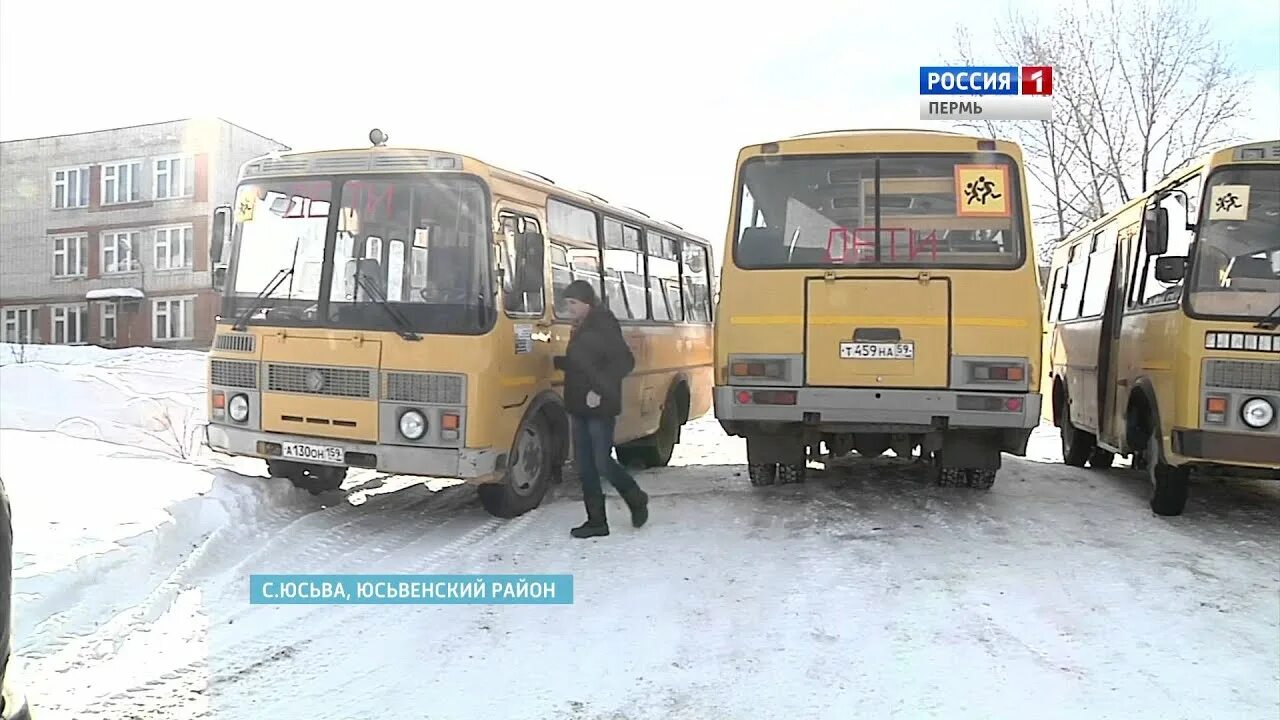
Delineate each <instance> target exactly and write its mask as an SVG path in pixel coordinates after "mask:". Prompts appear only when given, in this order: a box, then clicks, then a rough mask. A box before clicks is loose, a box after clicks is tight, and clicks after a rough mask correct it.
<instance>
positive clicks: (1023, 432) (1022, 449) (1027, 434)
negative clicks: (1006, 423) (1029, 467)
mask: <svg viewBox="0 0 1280 720" xmlns="http://www.w3.org/2000/svg"><path fill="white" fill-rule="evenodd" d="M1033 430H1034V428H1010V429H1008V430H1005V431H1004V437H1003V438H1002V440H1003V443H1002V446H1003V450H1004V451H1005V452H1007V453H1009V454H1010V455H1016V456H1018V457H1026V456H1027V445H1028V444H1029V443H1030V442H1031V432H1032V431H1033Z"/></svg>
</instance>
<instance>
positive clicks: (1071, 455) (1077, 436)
mask: <svg viewBox="0 0 1280 720" xmlns="http://www.w3.org/2000/svg"><path fill="white" fill-rule="evenodd" d="M1096 448H1097V446H1096V445H1095V444H1094V440H1093V436H1092V435H1091V434H1089V433H1087V432H1085V431H1084V430H1081V429H1080V428H1078V427H1076V426H1075V425H1073V424H1071V401H1070V399H1067V400H1064V401H1063V403H1062V462H1063V463H1065V464H1067V465H1071V466H1072V467H1084V464H1085V463H1086V462H1088V461H1089V456H1090V454H1091V453H1093V451H1094V450H1095V449H1096Z"/></svg>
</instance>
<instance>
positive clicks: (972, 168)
mask: <svg viewBox="0 0 1280 720" xmlns="http://www.w3.org/2000/svg"><path fill="white" fill-rule="evenodd" d="M955 181H956V215H958V216H960V217H1009V215H1010V213H1011V211H1012V208H1011V207H1010V206H1009V168H1008V167H1005V166H1004V165H956V172H955Z"/></svg>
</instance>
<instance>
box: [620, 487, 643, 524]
mask: <svg viewBox="0 0 1280 720" xmlns="http://www.w3.org/2000/svg"><path fill="white" fill-rule="evenodd" d="M622 499H623V500H626V501H627V507H629V508H631V524H632V526H634V527H640V526H641V525H644V524H645V523H646V522H648V520H649V496H648V495H646V494H645V492H644V491H643V490H641V489H640V487H639V486H638V485H632V486H631V489H630V490H628V491H627V492H624V493H622Z"/></svg>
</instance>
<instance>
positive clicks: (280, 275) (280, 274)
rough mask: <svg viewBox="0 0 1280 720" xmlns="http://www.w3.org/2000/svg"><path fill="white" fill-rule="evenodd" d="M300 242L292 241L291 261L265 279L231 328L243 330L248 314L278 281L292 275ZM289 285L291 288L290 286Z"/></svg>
mask: <svg viewBox="0 0 1280 720" xmlns="http://www.w3.org/2000/svg"><path fill="white" fill-rule="evenodd" d="M300 242H302V241H301V239H298V240H294V241H293V263H292V264H291V265H289V267H287V268H280V269H279V270H277V271H276V274H275V275H274V276H272V278H271V279H270V280H268V281H267V284H266V286H265V287H263V288H262V289H261V290H259V291H258V294H257V295H256V296H255V297H254V298H253V302H252V303H250V304H249V307H247V308H245V310H244V312H242V313H240V315H239V316H238V317H237V318H236V322H235V324H234V325H232V326H231V329H232V330H235V331H237V332H244V329H245V325H244V323H245V321H246V320H248V319H249V316H250V315H252V314H253V311H254V310H257V309H258V308H260V307H262V301H263V300H264V299H265V298H267V297H269V296H270V295H271V293H273V292H275V291H276V288H278V287H280V283H282V282H284V281H285V279H286V278H289V277H292V276H293V271H294V268H296V267H298V244H299V243H300ZM290 287H291V288H292V286H290ZM289 294H290V295H292V294H293V292H292V290H290V293H289Z"/></svg>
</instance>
